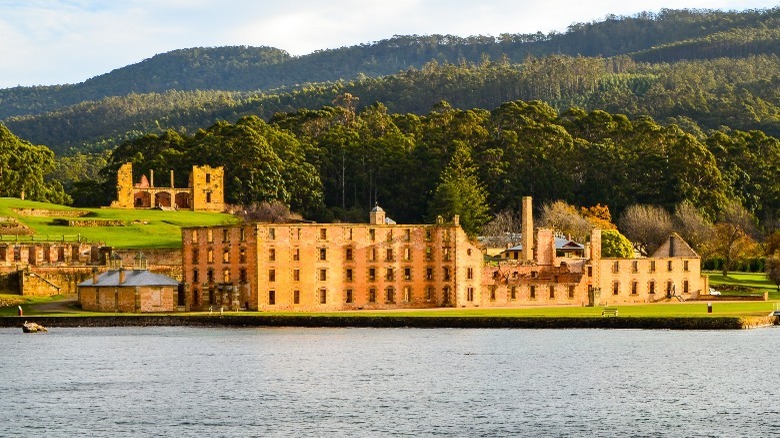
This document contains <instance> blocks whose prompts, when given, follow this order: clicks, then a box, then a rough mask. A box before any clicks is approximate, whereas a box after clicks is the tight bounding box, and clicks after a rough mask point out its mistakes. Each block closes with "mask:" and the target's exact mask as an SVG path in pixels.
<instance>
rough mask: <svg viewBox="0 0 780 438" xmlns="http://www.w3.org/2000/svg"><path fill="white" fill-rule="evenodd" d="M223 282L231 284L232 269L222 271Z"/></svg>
mask: <svg viewBox="0 0 780 438" xmlns="http://www.w3.org/2000/svg"><path fill="white" fill-rule="evenodd" d="M222 282H223V283H230V269H223V270H222Z"/></svg>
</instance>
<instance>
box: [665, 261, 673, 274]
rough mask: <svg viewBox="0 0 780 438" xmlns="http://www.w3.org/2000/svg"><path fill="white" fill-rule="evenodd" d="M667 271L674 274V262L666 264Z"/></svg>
mask: <svg viewBox="0 0 780 438" xmlns="http://www.w3.org/2000/svg"><path fill="white" fill-rule="evenodd" d="M666 270H667V271H669V272H672V261H671V260H669V261H668V262H666Z"/></svg>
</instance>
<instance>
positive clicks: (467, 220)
mask: <svg viewBox="0 0 780 438" xmlns="http://www.w3.org/2000/svg"><path fill="white" fill-rule="evenodd" d="M455 143H456V145H455V147H456V149H455V153H454V154H453V155H452V159H451V160H450V163H449V164H448V165H447V167H446V168H445V169H444V171H443V172H442V175H441V182H440V183H439V185H438V186H437V187H436V192H435V193H434V195H433V200H432V201H431V207H430V215H431V216H432V217H433V218H435V217H436V216H438V215H441V216H444V217H448V218H452V217H454V216H455V215H458V216H460V225H461V227H463V230H464V231H465V232H466V234H468V235H469V236H476V235H477V234H478V233H479V231H480V230H481V229H482V226H483V225H485V223H487V221H488V220H490V216H489V215H488V213H489V211H490V208H489V207H488V204H487V190H485V187H484V186H483V185H482V184H481V183H480V182H479V179H478V178H477V174H476V168H475V167H474V165H473V164H472V162H471V154H470V153H469V150H468V149H467V147H466V145H464V144H463V143H461V142H455Z"/></svg>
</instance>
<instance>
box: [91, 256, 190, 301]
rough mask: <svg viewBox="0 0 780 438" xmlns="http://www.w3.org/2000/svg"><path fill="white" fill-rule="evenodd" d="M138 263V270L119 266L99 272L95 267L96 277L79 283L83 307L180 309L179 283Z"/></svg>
mask: <svg viewBox="0 0 780 438" xmlns="http://www.w3.org/2000/svg"><path fill="white" fill-rule="evenodd" d="M140 257H143V256H140ZM137 259H138V257H137ZM138 262H139V260H136V268H134V269H125V268H123V267H119V268H117V269H111V270H109V271H106V272H104V273H102V274H99V275H98V271H97V269H94V270H93V271H92V278H91V279H89V280H86V281H83V282H81V283H79V285H78V297H79V303H80V304H81V308H82V309H84V310H91V311H96V312H128V313H139V312H140V313H143V312H173V311H176V310H177V297H178V293H179V282H178V281H176V280H174V279H173V278H171V277H168V276H167V275H162V274H155V273H153V272H150V271H149V270H147V269H145V267H146V266H145V263H138ZM141 266H142V267H143V268H141Z"/></svg>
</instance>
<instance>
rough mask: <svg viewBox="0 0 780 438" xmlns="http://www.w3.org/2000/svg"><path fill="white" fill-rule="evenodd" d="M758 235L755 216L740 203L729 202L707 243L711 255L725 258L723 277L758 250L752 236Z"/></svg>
mask: <svg viewBox="0 0 780 438" xmlns="http://www.w3.org/2000/svg"><path fill="white" fill-rule="evenodd" d="M755 234H756V223H755V219H754V218H753V215H751V214H750V212H749V211H747V209H746V208H745V207H744V206H743V205H742V203H740V202H739V201H729V202H728V203H727V204H726V206H725V207H724V208H723V211H722V212H721V214H720V217H719V219H718V222H717V223H716V224H715V232H714V233H713V236H712V238H711V239H710V241H709V242H708V243H707V245H706V246H707V249H708V252H709V253H710V254H711V255H716V256H720V257H722V258H723V276H724V277H727V276H728V275H729V270H730V269H731V266H732V264H733V263H734V262H735V261H736V260H739V259H741V258H743V257H746V256H747V255H749V254H751V253H752V252H755V251H756V250H757V248H756V243H755V241H754V240H753V238H752V237H751V236H753V235H755Z"/></svg>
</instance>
